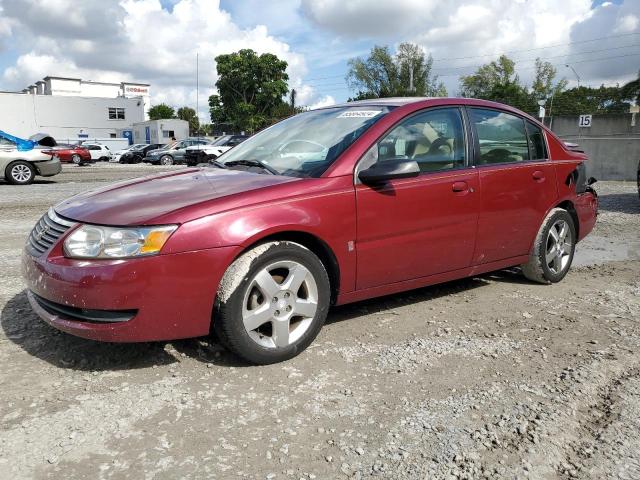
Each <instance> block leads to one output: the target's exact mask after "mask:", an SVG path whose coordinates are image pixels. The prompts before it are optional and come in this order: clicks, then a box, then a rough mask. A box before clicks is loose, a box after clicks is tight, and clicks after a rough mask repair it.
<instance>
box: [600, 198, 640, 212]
mask: <svg viewBox="0 0 640 480" xmlns="http://www.w3.org/2000/svg"><path fill="white" fill-rule="evenodd" d="M598 208H599V210H600V211H601V212H618V213H640V198H638V194H637V193H610V194H602V195H600V196H599V197H598Z"/></svg>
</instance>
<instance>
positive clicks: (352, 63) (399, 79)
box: [347, 43, 447, 100]
mask: <svg viewBox="0 0 640 480" xmlns="http://www.w3.org/2000/svg"><path fill="white" fill-rule="evenodd" d="M432 67H433V58H432V57H431V55H429V56H427V55H425V53H424V51H423V50H422V48H420V47H419V46H418V45H414V44H412V43H402V44H400V46H399V47H398V50H397V51H396V53H395V55H392V54H391V51H390V50H389V47H388V46H384V47H381V46H377V45H376V46H374V47H373V48H372V49H371V52H370V54H369V57H367V58H366V59H363V58H352V59H351V60H349V72H348V73H347V83H348V85H349V87H350V88H351V89H352V90H354V91H357V92H358V93H357V95H356V96H355V98H354V99H353V100H362V99H366V98H382V97H409V96H412V97H423V96H445V95H446V94H447V92H446V89H445V88H444V84H443V83H442V82H438V78H437V76H434V75H433V74H432Z"/></svg>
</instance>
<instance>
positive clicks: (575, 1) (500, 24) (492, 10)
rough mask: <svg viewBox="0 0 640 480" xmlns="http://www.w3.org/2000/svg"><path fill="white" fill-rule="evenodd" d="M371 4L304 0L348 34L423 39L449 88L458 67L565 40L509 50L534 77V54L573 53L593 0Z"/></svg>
mask: <svg viewBox="0 0 640 480" xmlns="http://www.w3.org/2000/svg"><path fill="white" fill-rule="evenodd" d="M373 5H374V4H372V2H367V1H364V0H362V1H354V2H344V1H342V0H322V1H318V0H302V6H303V8H302V11H303V12H304V13H305V14H306V15H307V16H308V18H310V19H311V20H312V21H313V22H315V23H316V24H317V25H319V26H321V27H323V28H325V29H329V30H331V31H333V32H335V33H336V34H338V35H340V36H343V37H346V36H350V35H354V34H357V35H360V36H365V37H368V38H370V39H371V40H372V41H375V42H381V43H389V42H388V40H387V39H388V38H389V37H391V38H392V39H393V41H395V42H396V43H399V42H401V41H413V42H415V43H418V44H420V45H422V46H423V47H424V48H425V49H426V50H427V51H428V52H430V53H431V54H432V55H433V57H434V58H435V59H436V61H435V62H434V70H435V73H439V74H440V75H441V79H442V80H444V81H445V83H446V85H447V88H448V90H449V92H450V93H451V94H453V93H455V92H456V91H457V89H458V76H459V75H460V74H467V73H470V72H471V71H473V70H475V69H476V68H477V66H479V65H481V64H483V63H486V62H488V61H490V60H492V59H494V58H496V57H497V56H498V55H499V54H500V53H504V52H510V51H514V50H515V51H519V52H520V51H522V50H527V49H536V48H540V47H547V46H549V45H557V44H565V47H563V48H559V47H554V48H549V49H542V50H537V51H533V52H532V53H526V52H522V53H517V54H513V55H510V56H511V57H513V58H514V59H516V60H517V61H518V63H519V64H520V67H522V75H521V76H522V77H523V80H525V81H530V77H531V76H532V73H533V69H532V68H531V67H532V66H533V59H534V58H535V57H536V56H541V57H545V56H557V55H560V54H563V53H568V50H569V48H568V46H566V44H567V43H569V41H570V34H571V26H572V25H573V24H574V23H576V22H578V21H581V20H584V19H585V18H587V17H588V16H589V14H590V12H591V0H563V2H562V5H561V7H559V4H558V1H557V0H535V1H525V0H473V1H470V0H454V1H449V2H437V3H436V2H433V1H431V0H421V1H411V0H399V1H394V2H376V3H375V6H373ZM598 34H599V35H606V33H602V32H598ZM460 57H463V58H460ZM452 59H458V60H452Z"/></svg>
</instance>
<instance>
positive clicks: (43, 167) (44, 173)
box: [33, 157, 62, 177]
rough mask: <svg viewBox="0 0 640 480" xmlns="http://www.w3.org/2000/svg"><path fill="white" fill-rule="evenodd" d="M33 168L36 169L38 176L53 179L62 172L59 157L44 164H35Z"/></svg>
mask: <svg viewBox="0 0 640 480" xmlns="http://www.w3.org/2000/svg"><path fill="white" fill-rule="evenodd" d="M33 166H34V167H36V170H37V171H38V175H40V176H41V177H52V176H54V175H57V174H59V173H60V172H61V171H62V164H61V163H60V159H59V158H57V157H56V158H52V159H51V160H46V161H44V162H33Z"/></svg>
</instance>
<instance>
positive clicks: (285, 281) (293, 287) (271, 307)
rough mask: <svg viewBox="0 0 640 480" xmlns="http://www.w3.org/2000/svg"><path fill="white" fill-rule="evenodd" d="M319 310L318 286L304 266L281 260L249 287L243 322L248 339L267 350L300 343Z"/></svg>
mask: <svg viewBox="0 0 640 480" xmlns="http://www.w3.org/2000/svg"><path fill="white" fill-rule="evenodd" d="M317 310H318V286H317V284H316V281H315V279H314V278H313V275H312V274H311V272H310V271H309V269H308V268H307V267H305V266H304V265H302V264H300V263H298V262H295V261H291V260H286V261H279V262H276V263H272V264H271V265H268V266H267V267H265V268H263V269H261V270H260V271H259V272H258V273H257V274H256V275H255V276H254V277H253V279H252V280H251V282H250V283H249V286H248V287H247V290H246V293H245V296H244V300H243V304H242V322H243V324H244V328H245V330H246V331H247V333H248V334H249V337H250V338H251V339H252V340H253V341H254V342H256V343H257V344H259V345H260V346H262V347H265V348H283V347H287V346H289V345H291V344H293V343H295V342H296V341H297V340H299V339H300V338H301V337H302V336H303V335H304V333H305V332H306V331H307V330H308V329H309V327H310V326H311V323H312V321H313V318H314V317H315V315H316V312H317Z"/></svg>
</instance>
